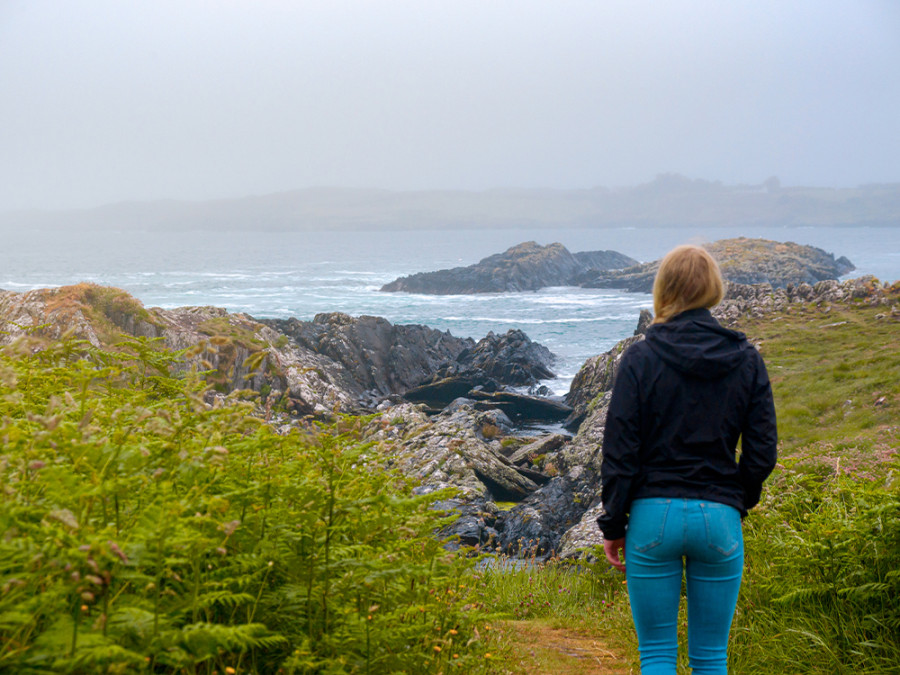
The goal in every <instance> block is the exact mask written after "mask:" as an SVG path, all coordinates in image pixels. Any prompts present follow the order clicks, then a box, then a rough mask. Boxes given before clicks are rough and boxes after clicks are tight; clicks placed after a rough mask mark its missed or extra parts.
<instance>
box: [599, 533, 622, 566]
mask: <svg viewBox="0 0 900 675" xmlns="http://www.w3.org/2000/svg"><path fill="white" fill-rule="evenodd" d="M624 548H625V537H622V538H621V539H604V540H603V552H604V553H606V559H607V560H609V564H610V565H612V566H613V567H615V568H616V569H617V570H619V571H620V572H624V571H625V563H624V562H622V560H621V559H620V558H619V549H624Z"/></svg>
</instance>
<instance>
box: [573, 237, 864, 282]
mask: <svg viewBox="0 0 900 675" xmlns="http://www.w3.org/2000/svg"><path fill="white" fill-rule="evenodd" d="M704 247H705V248H706V249H707V250H708V251H709V252H710V253H711V254H712V255H713V257H715V258H716V260H717V261H718V263H719V267H720V268H721V270H722V276H723V277H724V278H725V279H726V280H727V281H729V282H732V283H738V284H760V283H768V284H771V285H772V286H773V287H775V288H784V287H786V286H788V285H789V284H795V285H796V284H801V283H806V284H815V283H817V282H819V281H823V280H826V279H837V278H838V277H840V276H842V275H844V274H847V273H848V272H852V271H853V270H854V269H856V268H855V267H854V266H853V263H851V262H850V261H849V260H847V258H845V257H843V256H842V257H840V258H838V259H836V260H835V257H834V255H833V254H831V253H826V252H825V251H823V250H822V249H820V248H816V247H814V246H801V245H800V244H795V243H793V242H786V243H782V242H777V241H770V240H766V239H747V238H745V237H739V238H737V239H722V240H720V241H716V242H713V243H711V244H705V245H704ZM658 269H659V261H658V260H657V261H654V262H649V263H644V264H641V265H635V266H633V267H627V268H625V269H622V270H598V271H589V272H585V273H582V274H580V275H579V276H578V277H577V279H576V283H577V284H578V285H580V286H583V287H585V288H620V289H623V290H626V291H631V292H639V293H651V292H652V291H653V279H654V278H655V277H656V271H657V270H658Z"/></svg>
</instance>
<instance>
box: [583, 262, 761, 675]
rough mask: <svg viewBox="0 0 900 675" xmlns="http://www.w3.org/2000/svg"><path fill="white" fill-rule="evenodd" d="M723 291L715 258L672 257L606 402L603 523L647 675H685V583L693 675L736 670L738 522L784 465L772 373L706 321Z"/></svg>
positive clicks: (730, 334)
mask: <svg viewBox="0 0 900 675" xmlns="http://www.w3.org/2000/svg"><path fill="white" fill-rule="evenodd" d="M723 294H724V284H723V282H722V275H721V273H720V272H719V267H718V265H717V264H716V261H715V260H714V259H713V258H712V256H711V255H710V254H709V253H708V252H707V251H706V250H705V249H703V248H700V247H698V246H679V247H677V248H675V249H673V250H672V251H671V252H669V254H668V255H666V257H665V258H663V261H662V263H660V266H659V271H658V272H657V275H656V280H655V281H654V284H653V309H654V314H655V317H654V319H653V324H652V325H651V326H650V328H649V329H648V330H647V335H646V339H645V340H643V341H641V342H638V343H635V344H633V345H632V346H631V347H629V348H628V350H627V351H626V352H625V354H624V355H623V356H622V360H621V363H620V365H619V370H618V373H617V375H616V380H615V385H614V386H613V393H612V399H611V400H610V404H609V411H608V415H607V419H606V428H605V430H604V438H603V459H602V464H601V468H600V473H601V489H602V500H603V513H602V515H601V516H600V517H599V518H598V519H597V523H598V525H599V526H600V529H601V531H602V532H603V538H604V542H603V546H604V550H605V552H606V557H607V559H608V560H609V562H610V563H611V564H612V565H613V566H615V567H616V568H617V569H619V570H621V571H625V569H626V563H627V573H626V578H627V581H628V596H629V599H630V600H631V612H632V616H633V618H634V624H635V628H636V630H637V636H638V645H639V649H640V653H641V673H642V675H674V673H675V669H676V661H677V656H678V625H677V623H678V605H679V601H680V599H681V583H682V576H683V575H684V576H686V578H687V603H688V658H689V660H690V666H691V668H692V671H693V673H694V675H712V674H716V675H719V674H722V673H727V646H728V633H729V631H730V629H731V620H732V618H733V616H734V609H735V605H736V604H737V597H738V591H739V590H740V585H741V575H742V572H743V566H744V542H743V535H742V532H741V520H742V519H743V517H744V516H746V515H747V511H748V510H749V509H751V508H753V507H754V506H755V505H756V504H757V503H758V502H759V497H760V493H761V491H762V484H763V481H764V480H765V479H766V477H767V476H768V475H769V474H770V473H771V471H772V469H773V468H774V467H775V459H776V444H777V432H776V426H775V406H774V403H773V400H772V388H771V386H770V384H769V377H768V374H767V373H766V367H765V364H764V363H763V360H762V357H761V356H760V354H759V352H758V351H757V350H756V349H755V348H754V347H753V346H752V345H751V344H750V343H749V342H748V341H747V339H746V337H745V336H744V335H743V334H742V333H738V332H736V331H732V330H728V329H726V328H723V327H722V326H720V325H719V323H718V322H717V321H716V320H715V319H714V318H713V316H712V314H710V312H709V309H710V308H711V307H713V306H714V305H716V304H718V303H719V302H720V301H721V300H722V296H723ZM738 438H740V439H741V453H740V459H739V460H738V459H737V452H736V448H737V444H738ZM620 549H624V552H625V560H624V562H623V561H622V559H621V558H620V556H619V550H620Z"/></svg>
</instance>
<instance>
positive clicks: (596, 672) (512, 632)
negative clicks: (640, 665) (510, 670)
mask: <svg viewBox="0 0 900 675" xmlns="http://www.w3.org/2000/svg"><path fill="white" fill-rule="evenodd" d="M505 626H506V629H507V630H508V631H509V638H510V642H511V644H512V647H513V658H512V662H511V663H510V665H511V666H513V667H514V668H515V670H514V672H516V673H522V674H524V675H630V674H631V673H633V672H637V671H633V670H632V668H631V664H630V663H629V661H628V659H627V658H625V656H624V655H623V654H622V653H621V652H620V651H614V650H613V649H610V648H609V647H608V646H607V645H606V644H604V643H603V641H602V640H601V639H599V638H598V636H596V635H590V634H588V633H585V632H580V631H573V630H571V629H565V628H553V627H552V626H551V624H549V623H547V622H541V621H508V622H506V623H505Z"/></svg>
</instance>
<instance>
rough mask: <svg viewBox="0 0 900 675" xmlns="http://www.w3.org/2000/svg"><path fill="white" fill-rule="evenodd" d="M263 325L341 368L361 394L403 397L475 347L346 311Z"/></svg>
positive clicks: (426, 330) (429, 331)
mask: <svg viewBox="0 0 900 675" xmlns="http://www.w3.org/2000/svg"><path fill="white" fill-rule="evenodd" d="M261 323H264V324H266V325H268V326H271V327H273V328H275V329H276V330H279V331H281V332H282V333H284V334H285V335H288V336H290V337H291V338H293V339H294V340H295V341H296V342H297V344H299V345H300V346H302V347H305V348H307V349H309V350H310V351H313V352H316V353H317V354H322V355H323V356H327V357H329V358H330V359H332V360H334V361H336V362H338V363H340V364H341V365H342V366H343V367H344V368H345V369H346V371H347V372H348V373H349V375H350V377H351V378H352V380H353V382H354V383H355V387H354V388H355V389H362V390H374V393H375V394H376V395H382V396H384V395H386V394H399V393H403V392H404V391H406V390H407V389H409V388H410V387H413V386H415V385H417V384H419V383H420V382H422V381H423V380H425V379H427V378H429V377H431V376H432V375H433V374H434V373H435V372H436V371H437V370H438V369H439V368H440V367H441V366H443V365H445V364H447V363H448V362H453V361H455V360H456V358H457V357H458V356H459V354H460V353H462V352H469V351H470V350H471V349H472V348H473V346H474V345H475V342H474V341H473V340H472V339H470V338H465V339H463V338H457V337H454V336H452V335H451V334H450V332H449V331H445V332H442V331H439V330H435V329H433V328H429V327H428V326H421V325H399V324H392V323H390V322H389V321H387V320H386V319H383V318H381V317H376V316H360V317H351V316H348V315H347V314H343V313H341V312H332V313H327V314H317V315H316V317H315V318H314V319H313V320H312V321H299V320H297V319H294V318H291V319H262V320H261Z"/></svg>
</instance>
